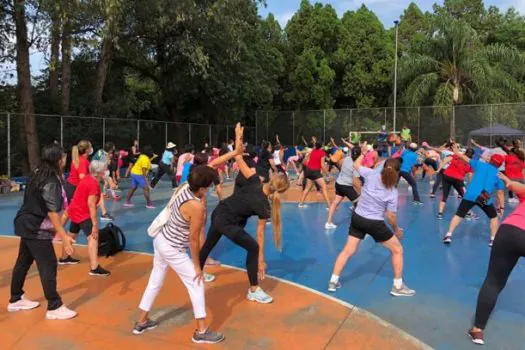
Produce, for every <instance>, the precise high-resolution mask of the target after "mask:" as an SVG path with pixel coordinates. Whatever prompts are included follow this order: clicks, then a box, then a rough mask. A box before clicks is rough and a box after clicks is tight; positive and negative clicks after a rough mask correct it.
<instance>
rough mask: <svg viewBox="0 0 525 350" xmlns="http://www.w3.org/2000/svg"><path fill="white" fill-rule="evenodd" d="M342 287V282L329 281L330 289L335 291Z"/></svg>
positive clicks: (332, 291)
mask: <svg viewBox="0 0 525 350" xmlns="http://www.w3.org/2000/svg"><path fill="white" fill-rule="evenodd" d="M339 288H341V282H339V281H338V282H337V283H335V282H330V283H328V291H329V292H331V293H334V292H335V291H336V290H337V289H339Z"/></svg>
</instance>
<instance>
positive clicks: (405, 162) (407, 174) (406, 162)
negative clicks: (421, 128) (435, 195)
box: [399, 142, 423, 205]
mask: <svg viewBox="0 0 525 350" xmlns="http://www.w3.org/2000/svg"><path fill="white" fill-rule="evenodd" d="M418 158H419V155H418V154H417V144H416V143H414V142H412V143H411V144H410V145H409V146H408V149H406V150H405V151H404V152H403V154H402V155H401V171H400V172H399V178H400V179H401V178H403V179H405V180H406V181H407V182H408V185H409V186H411V187H412V194H413V195H414V204H416V205H422V204H423V203H422V202H421V198H420V197H419V191H418V189H417V182H416V180H415V179H414V177H413V176H412V169H413V168H414V166H415V165H417V163H418Z"/></svg>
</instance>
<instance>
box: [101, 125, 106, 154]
mask: <svg viewBox="0 0 525 350" xmlns="http://www.w3.org/2000/svg"><path fill="white" fill-rule="evenodd" d="M105 145H106V118H102V147H103V148H104V147H105Z"/></svg>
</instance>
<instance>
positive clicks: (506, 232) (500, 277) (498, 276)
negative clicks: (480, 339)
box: [474, 224, 525, 329]
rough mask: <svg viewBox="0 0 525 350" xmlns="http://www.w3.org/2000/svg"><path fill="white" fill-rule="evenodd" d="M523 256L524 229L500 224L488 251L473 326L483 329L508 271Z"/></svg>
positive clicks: (524, 248) (505, 282) (505, 281)
mask: <svg viewBox="0 0 525 350" xmlns="http://www.w3.org/2000/svg"><path fill="white" fill-rule="evenodd" d="M524 256H525V230H522V229H520V228H518V227H516V226H512V225H506V224H503V225H501V226H500V228H499V229H498V233H497V234H496V238H495V240H494V246H493V247H492V251H491V253H490V262H489V268H488V271H487V276H486V277H485V282H483V286H482V287H481V290H480V291H479V295H478V302H477V307H476V316H475V319H474V326H475V327H477V328H480V329H485V327H486V326H487V322H488V320H489V317H490V315H491V313H492V311H493V310H494V307H495V306H496V302H497V301H498V296H499V294H500V293H501V291H502V290H503V288H504V287H505V284H507V280H508V279H509V276H510V273H511V272H512V270H513V269H514V267H515V266H516V264H517V263H518V260H519V259H520V257H524Z"/></svg>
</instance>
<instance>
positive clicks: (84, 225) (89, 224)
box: [69, 219, 93, 237]
mask: <svg viewBox="0 0 525 350" xmlns="http://www.w3.org/2000/svg"><path fill="white" fill-rule="evenodd" d="M80 230H82V232H84V234H85V235H86V237H89V236H90V235H91V232H92V231H93V221H91V219H87V220H84V221H82V222H81V223H78V224H77V223H75V222H73V221H71V223H70V224H69V232H71V233H74V234H78V233H79V232H80Z"/></svg>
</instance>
